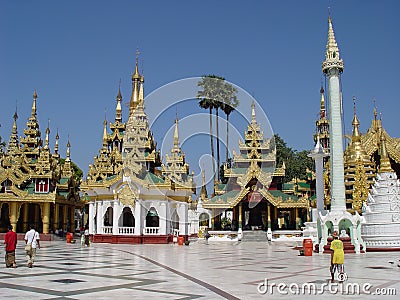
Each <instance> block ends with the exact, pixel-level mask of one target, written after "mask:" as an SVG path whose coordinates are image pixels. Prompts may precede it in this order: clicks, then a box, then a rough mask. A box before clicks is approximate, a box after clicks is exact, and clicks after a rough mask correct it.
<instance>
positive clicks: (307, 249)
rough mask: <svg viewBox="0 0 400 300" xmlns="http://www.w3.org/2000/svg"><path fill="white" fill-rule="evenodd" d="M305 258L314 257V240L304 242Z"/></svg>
mask: <svg viewBox="0 0 400 300" xmlns="http://www.w3.org/2000/svg"><path fill="white" fill-rule="evenodd" d="M303 249H304V256H312V252H313V242H312V239H304V240H303Z"/></svg>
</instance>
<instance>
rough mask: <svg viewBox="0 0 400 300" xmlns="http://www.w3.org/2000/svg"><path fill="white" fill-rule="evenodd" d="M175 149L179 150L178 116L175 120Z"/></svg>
mask: <svg viewBox="0 0 400 300" xmlns="http://www.w3.org/2000/svg"><path fill="white" fill-rule="evenodd" d="M174 148H175V149H178V148H179V132H178V116H176V118H175V131H174Z"/></svg>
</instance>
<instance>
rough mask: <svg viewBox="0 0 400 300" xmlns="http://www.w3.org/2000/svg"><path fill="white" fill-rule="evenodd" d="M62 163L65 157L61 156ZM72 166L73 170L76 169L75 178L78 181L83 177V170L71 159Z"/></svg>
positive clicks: (62, 163)
mask: <svg viewBox="0 0 400 300" xmlns="http://www.w3.org/2000/svg"><path fill="white" fill-rule="evenodd" d="M60 163H61V165H62V166H63V165H64V163H65V158H60ZM71 167H72V170H73V171H74V177H75V180H76V181H77V182H80V180H81V179H82V176H83V172H82V170H81V169H80V168H79V167H78V166H77V165H76V164H75V163H74V162H73V161H71Z"/></svg>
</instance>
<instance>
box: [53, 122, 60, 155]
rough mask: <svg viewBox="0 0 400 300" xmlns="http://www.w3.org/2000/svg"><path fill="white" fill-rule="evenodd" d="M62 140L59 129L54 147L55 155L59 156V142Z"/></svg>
mask: <svg viewBox="0 0 400 300" xmlns="http://www.w3.org/2000/svg"><path fill="white" fill-rule="evenodd" d="M59 139H60V137H59V135H58V128H57V134H56V144H55V145H54V153H55V155H58V140H59Z"/></svg>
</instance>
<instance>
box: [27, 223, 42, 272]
mask: <svg viewBox="0 0 400 300" xmlns="http://www.w3.org/2000/svg"><path fill="white" fill-rule="evenodd" d="M29 228H30V230H29V231H28V232H27V233H26V234H25V244H27V245H29V244H30V245H31V246H32V247H31V250H30V251H28V250H26V251H25V252H26V259H27V260H28V268H32V266H33V263H34V262H35V257H36V249H40V242H39V241H40V237H39V232H37V231H36V230H35V226H34V225H30V226H29Z"/></svg>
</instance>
